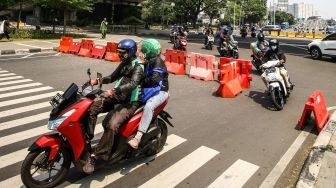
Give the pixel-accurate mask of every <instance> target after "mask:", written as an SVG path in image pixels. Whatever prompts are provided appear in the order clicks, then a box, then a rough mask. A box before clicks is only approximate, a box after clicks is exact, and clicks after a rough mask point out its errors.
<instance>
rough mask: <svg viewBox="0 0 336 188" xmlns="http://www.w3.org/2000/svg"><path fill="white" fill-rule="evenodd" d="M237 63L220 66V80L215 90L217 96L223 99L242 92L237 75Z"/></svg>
mask: <svg viewBox="0 0 336 188" xmlns="http://www.w3.org/2000/svg"><path fill="white" fill-rule="evenodd" d="M236 69H237V61H234V62H231V63H227V64H222V65H220V74H221V78H222V79H221V80H220V81H219V83H220V86H219V88H218V89H217V92H216V93H217V95H219V96H221V97H225V98H233V97H235V96H237V95H238V94H239V93H241V92H242V90H243V89H242V87H241V86H240V83H239V79H238V74H237V70H236Z"/></svg>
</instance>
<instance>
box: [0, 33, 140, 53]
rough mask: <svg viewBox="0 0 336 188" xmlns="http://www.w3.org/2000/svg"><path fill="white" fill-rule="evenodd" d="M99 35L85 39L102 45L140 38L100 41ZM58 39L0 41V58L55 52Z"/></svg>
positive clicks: (119, 36)
mask: <svg viewBox="0 0 336 188" xmlns="http://www.w3.org/2000/svg"><path fill="white" fill-rule="evenodd" d="M100 37H101V35H100V34H99V33H89V34H88V35H87V38H86V39H90V40H94V43H95V44H104V45H106V43H107V42H119V41H120V40H122V39H125V38H130V39H133V40H135V41H136V42H139V41H141V40H142V38H140V37H137V36H134V35H133V36H132V35H128V36H127V37H126V36H125V35H115V34H108V35H107V36H106V39H101V38H100ZM74 41H81V39H80V38H79V39H74ZM59 43H60V39H50V40H48V39H47V40H38V39H31V40H14V41H7V40H6V39H3V40H0V56H1V55H14V54H27V53H36V52H48V51H54V50H57V47H58V46H59Z"/></svg>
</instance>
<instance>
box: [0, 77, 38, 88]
mask: <svg viewBox="0 0 336 188" xmlns="http://www.w3.org/2000/svg"><path fill="white" fill-rule="evenodd" d="M31 81H33V80H31V79H22V80H15V81H10V82H1V83H0V86H5V85H11V84H19V83H24V82H31ZM0 89H1V88H0Z"/></svg>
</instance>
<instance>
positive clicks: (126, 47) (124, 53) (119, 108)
mask: <svg viewBox="0 0 336 188" xmlns="http://www.w3.org/2000/svg"><path fill="white" fill-rule="evenodd" d="M117 51H118V53H119V57H120V59H121V61H122V62H121V63H120V64H119V66H118V67H117V68H116V70H115V71H114V72H113V73H112V74H111V75H109V76H106V77H104V78H103V79H102V80H97V79H95V80H91V81H90V82H91V84H92V85H97V84H98V82H100V81H101V82H102V83H103V84H109V83H112V82H115V81H117V82H116V84H115V86H114V88H113V89H108V90H107V91H106V92H105V93H104V95H101V96H100V97H97V98H96V99H95V100H94V103H93V104H92V105H91V107H90V108H89V110H88V112H89V128H90V129H91V130H94V127H95V125H96V121H97V115H98V114H99V113H102V112H107V111H109V113H108V115H107V116H106V117H105V119H104V121H103V126H104V133H103V135H102V137H101V139H100V141H99V143H98V145H97V147H96V149H95V150H94V151H93V152H92V153H91V156H90V157H88V158H87V160H86V162H85V165H84V166H83V171H84V172H85V173H88V174H90V173H92V172H93V171H94V166H95V161H96V159H97V158H100V159H102V160H104V161H107V160H108V159H109V156H110V154H111V150H112V146H113V141H114V135H115V134H116V132H117V131H118V128H119V127H120V126H121V125H123V124H124V123H125V122H126V121H127V120H128V119H129V118H131V116H132V115H133V114H134V112H135V111H136V110H137V108H138V107H139V106H140V101H139V98H138V96H139V91H140V88H141V87H140V84H141V80H142V79H143V74H144V70H143V64H142V63H141V61H140V59H139V58H137V57H136V52H137V44H136V42H135V41H134V40H131V39H124V40H122V41H120V42H119V44H118V48H117Z"/></svg>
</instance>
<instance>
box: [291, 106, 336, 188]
mask: <svg viewBox="0 0 336 188" xmlns="http://www.w3.org/2000/svg"><path fill="white" fill-rule="evenodd" d="M335 130H336V111H334V112H333V113H332V115H331V116H330V119H329V121H328V123H327V124H326V125H325V127H324V128H323V130H322V131H321V132H320V134H319V135H318V137H317V139H316V141H315V143H314V145H313V148H312V150H311V152H310V154H309V156H308V158H307V159H306V161H305V164H304V166H303V168H302V170H301V174H300V178H299V180H298V182H297V184H296V187H297V188H308V187H309V188H313V187H318V188H329V187H336V178H335V177H336V131H335Z"/></svg>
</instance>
